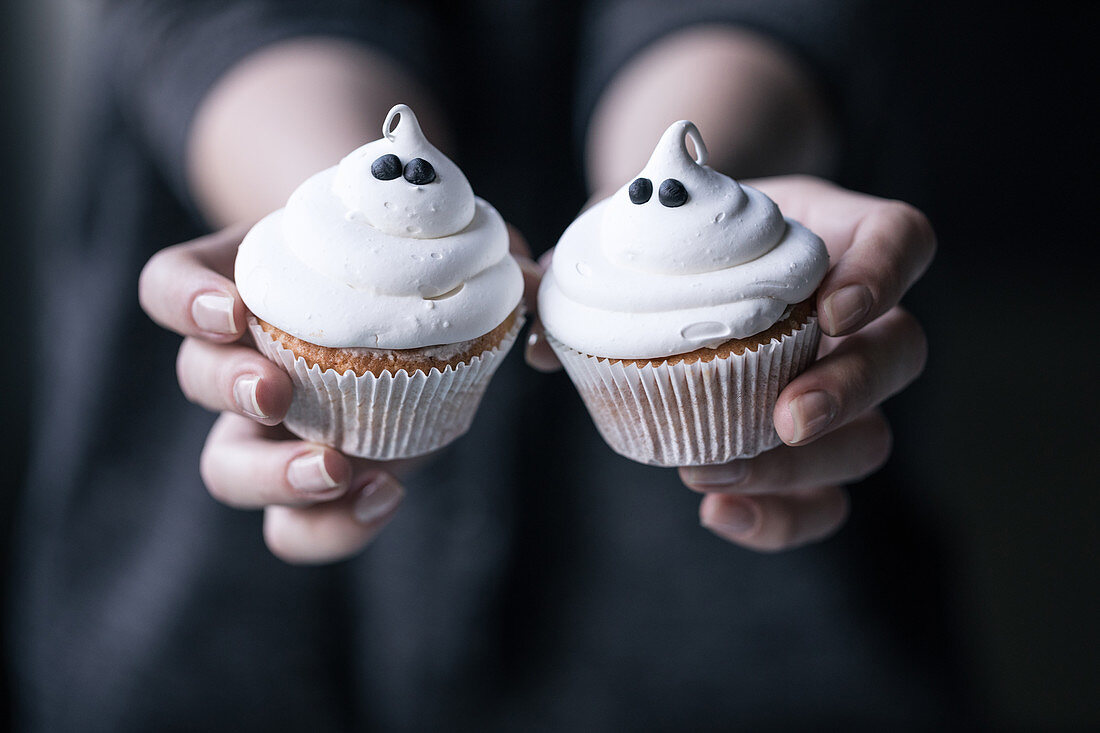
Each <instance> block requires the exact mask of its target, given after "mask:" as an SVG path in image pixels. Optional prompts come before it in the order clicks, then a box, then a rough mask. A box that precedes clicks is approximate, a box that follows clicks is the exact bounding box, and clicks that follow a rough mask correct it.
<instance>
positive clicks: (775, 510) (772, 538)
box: [757, 504, 799, 552]
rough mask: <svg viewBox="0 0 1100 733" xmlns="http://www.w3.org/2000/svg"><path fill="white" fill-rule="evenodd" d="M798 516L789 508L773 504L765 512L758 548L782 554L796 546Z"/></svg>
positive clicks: (758, 535) (758, 538)
mask: <svg viewBox="0 0 1100 733" xmlns="http://www.w3.org/2000/svg"><path fill="white" fill-rule="evenodd" d="M798 525H799V520H798V514H797V513H796V512H793V511H791V510H790V508H789V507H787V506H782V505H779V504H772V505H771V506H769V507H768V508H767V510H766V511H765V512H764V518H763V521H762V522H761V528H760V531H759V532H758V534H757V547H758V548H759V549H760V550H761V551H763V552H781V551H783V550H787V549H790V548H791V547H793V546H794V545H795V541H796V540H797V538H798V532H799V526H798Z"/></svg>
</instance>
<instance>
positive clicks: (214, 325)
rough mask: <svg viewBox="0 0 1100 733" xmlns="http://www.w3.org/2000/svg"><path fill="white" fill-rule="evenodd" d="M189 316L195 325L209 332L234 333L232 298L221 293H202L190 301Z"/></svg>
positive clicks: (235, 329) (235, 328)
mask: <svg viewBox="0 0 1100 733" xmlns="http://www.w3.org/2000/svg"><path fill="white" fill-rule="evenodd" d="M191 318H192V319H194V321H195V325H196V326H198V327H199V328H201V329H202V330H204V331H210V332H211V333H236V332H237V322H236V321H235V320H234V319H233V298H231V297H230V296H228V295H223V294H221V293H203V294H202V295H200V296H199V297H197V298H195V301H194V302H193V303H191Z"/></svg>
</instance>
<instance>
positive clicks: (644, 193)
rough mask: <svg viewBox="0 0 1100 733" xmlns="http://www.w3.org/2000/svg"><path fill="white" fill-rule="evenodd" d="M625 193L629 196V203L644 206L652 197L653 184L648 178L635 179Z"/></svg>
mask: <svg viewBox="0 0 1100 733" xmlns="http://www.w3.org/2000/svg"><path fill="white" fill-rule="evenodd" d="M627 193H629V194H630V203H632V204H644V203H645V202H646V201H649V197H650V196H652V195H653V183H652V182H651V181H650V180H649V179H648V178H635V179H634V182H633V183H631V184H630V188H629V189H627Z"/></svg>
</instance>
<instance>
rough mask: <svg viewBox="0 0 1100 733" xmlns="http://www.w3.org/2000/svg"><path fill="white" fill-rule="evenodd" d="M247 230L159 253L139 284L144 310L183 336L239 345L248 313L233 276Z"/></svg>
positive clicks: (217, 234) (228, 231) (226, 232)
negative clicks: (235, 262) (239, 249)
mask: <svg viewBox="0 0 1100 733" xmlns="http://www.w3.org/2000/svg"><path fill="white" fill-rule="evenodd" d="M243 234H244V229H243V228H241V227H235V228H232V229H225V230H222V231H219V232H215V233H214V234H211V235H209V236H206V237H202V238H200V239H197V240H194V241H192V242H186V243H184V244H177V245H175V246H173V247H168V248H167V249H162V250H161V251H160V252H157V253H156V254H155V255H153V257H152V258H151V259H150V260H149V261H148V262H147V263H146V264H145V267H144V268H143V269H142V271H141V277H140V279H139V280H138V299H139V301H140V302H141V307H142V308H143V309H144V310H145V312H146V313H147V314H148V315H149V317H150V318H152V319H153V320H154V321H156V322H157V323H159V324H160V325H161V326H164V327H165V328H167V329H169V330H171V331H175V332H176V333H178V334H181V335H183V336H197V337H200V338H204V339H207V340H210V341H214V342H218V343H226V342H229V341H235V340H236V339H238V338H240V336H241V334H242V333H243V332H244V328H245V318H246V315H247V311H246V309H245V306H244V303H243V302H242V301H241V298H240V296H239V295H238V293H237V287H236V285H234V284H233V281H232V279H230V275H231V273H232V270H233V259H234V257H235V256H236V252H237V246H238V245H239V244H240V241H241V237H242V236H243Z"/></svg>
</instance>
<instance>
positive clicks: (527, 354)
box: [523, 247, 561, 374]
mask: <svg viewBox="0 0 1100 733" xmlns="http://www.w3.org/2000/svg"><path fill="white" fill-rule="evenodd" d="M553 260H554V248H553V247H551V248H550V249H548V250H546V251H545V252H543V253H542V256H541V257H539V259H538V266H539V268H540V269H541V271H542V272H543V273H545V272H547V271H548V270H549V269H550V265H551V263H552V262H553ZM523 358H524V360H525V361H526V362H527V365H528V366H530V367H531V368H532V369H534V370H535V371H539V372H543V373H547V374H549V373H551V372H556V371H558V370H559V369H561V362H560V361H558V355H557V354H555V353H554V350H553V349H552V348H551V347H550V342H549V341H547V340H546V329H545V328H543V326H542V321H541V320H540V319H539V318H538V317H537V312H536V317H535V318H533V319H532V321H531V328H530V329H528V331H527V346H526V348H525V349H524V352H523Z"/></svg>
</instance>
